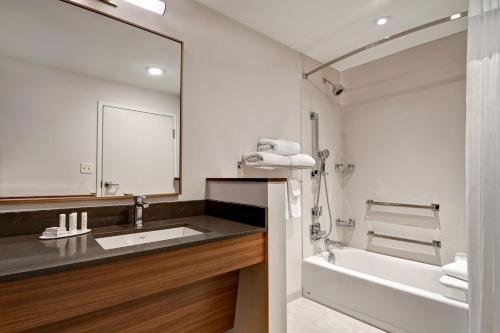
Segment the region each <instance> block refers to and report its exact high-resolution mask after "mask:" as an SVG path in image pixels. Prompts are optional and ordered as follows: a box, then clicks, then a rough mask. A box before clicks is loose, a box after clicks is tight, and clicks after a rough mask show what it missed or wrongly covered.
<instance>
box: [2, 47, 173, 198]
mask: <svg viewBox="0 0 500 333" xmlns="http://www.w3.org/2000/svg"><path fill="white" fill-rule="evenodd" d="M0 72H1V73H2V75H0V95H1V98H0V110H2V121H1V122H0V170H1V171H0V172H1V173H0V196H29V195H64V194H67V195H68V194H69V195H75V194H90V193H95V192H96V175H95V173H94V174H80V163H81V162H91V163H94V165H95V163H96V156H97V152H96V145H97V102H98V101H104V102H111V103H116V104H120V105H127V106H133V107H138V108H143V109H149V110H155V111H157V112H170V113H174V114H175V115H176V118H177V120H179V103H180V100H179V97H178V96H174V95H170V94H167V93H159V92H156V91H152V90H146V89H142V88H137V87H133V86H129V85H125V84H120V83H116V82H113V81H107V80H103V79H99V78H96V77H92V76H86V75H82V74H76V73H71V72H67V71H63V70H59V69H55V68H50V67H45V66H40V65H36V64H31V63H27V62H24V61H18V60H13V59H9V58H4V57H0Z"/></svg>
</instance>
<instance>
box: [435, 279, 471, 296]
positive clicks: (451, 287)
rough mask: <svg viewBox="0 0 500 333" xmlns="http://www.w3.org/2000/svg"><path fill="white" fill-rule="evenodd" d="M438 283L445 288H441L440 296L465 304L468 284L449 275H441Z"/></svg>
mask: <svg viewBox="0 0 500 333" xmlns="http://www.w3.org/2000/svg"><path fill="white" fill-rule="evenodd" d="M439 282H440V283H441V284H442V285H443V286H444V287H445V288H441V294H442V295H443V296H446V297H448V298H451V299H454V300H456V301H460V302H465V303H467V298H468V297H467V295H468V289H469V283H468V282H467V281H464V280H460V279H456V278H454V277H451V276H449V275H443V276H441V278H440V279H439Z"/></svg>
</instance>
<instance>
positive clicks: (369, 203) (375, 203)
mask: <svg viewBox="0 0 500 333" xmlns="http://www.w3.org/2000/svg"><path fill="white" fill-rule="evenodd" d="M366 205H367V206H368V207H371V206H390V207H405V208H422V209H430V210H432V211H435V212H438V211H439V204H436V203H433V204H430V205H416V204H405V203H395V202H381V201H373V200H367V201H366Z"/></svg>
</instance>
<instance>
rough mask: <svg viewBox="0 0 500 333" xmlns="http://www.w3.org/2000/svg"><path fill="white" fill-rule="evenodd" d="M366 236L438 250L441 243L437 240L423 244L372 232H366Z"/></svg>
mask: <svg viewBox="0 0 500 333" xmlns="http://www.w3.org/2000/svg"><path fill="white" fill-rule="evenodd" d="M366 235H367V236H369V237H378V238H383V239H390V240H395V241H400V242H406V243H412V244H419V245H425V246H432V247H435V248H438V249H440V248H441V241H438V240H433V241H431V242H424V241H419V240H415V239H408V238H401V237H395V236H388V235H380V234H376V233H375V232H374V231H368V232H367V233H366Z"/></svg>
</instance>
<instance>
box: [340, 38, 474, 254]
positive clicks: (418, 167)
mask: <svg viewBox="0 0 500 333" xmlns="http://www.w3.org/2000/svg"><path fill="white" fill-rule="evenodd" d="M465 68H466V33H460V34H456V35H453V36H450V37H447V38H444V39H440V40H437V41H434V42H431V43H427V44H424V45H422V46H418V47H415V48H412V49H409V50H406V51H403V52H401V53H398V54H395V55H392V56H389V57H386V58H383V59H380V60H377V61H374V62H371V63H368V64H365V65H362V66H358V67H355V68H353V69H350V70H347V71H344V72H342V81H343V84H344V85H345V86H346V91H345V93H344V95H343V101H342V102H343V105H342V121H343V123H342V135H343V141H344V149H345V155H346V158H347V159H348V160H349V161H351V162H353V163H355V164H356V170H355V172H354V174H353V176H352V177H351V178H350V179H349V181H348V182H347V183H346V186H345V187H344V198H345V205H344V211H345V217H346V218H349V217H353V218H355V219H356V222H357V226H356V230H355V231H354V233H353V234H352V235H349V237H347V238H346V239H345V240H346V241H348V242H349V244H350V245H352V246H354V247H358V248H366V247H370V246H371V247H373V248H374V249H375V247H376V250H377V251H379V252H385V253H389V254H392V255H398V256H402V257H406V258H411V259H416V260H421V261H424V262H429V263H434V264H440V263H446V262H449V261H451V260H452V258H453V255H454V254H455V252H464V251H466V227H465V208H464V204H465V170H464V167H465V151H464V150H465ZM367 199H373V200H376V201H377V200H378V201H390V202H401V203H420V204H430V203H434V202H435V203H439V204H440V205H441V210H440V212H439V219H435V220H434V221H433V222H432V223H434V226H436V225H439V223H440V225H441V231H440V232H435V231H434V230H433V229H426V228H422V227H414V226H401V225H395V224H393V223H380V222H378V221H380V220H384V221H389V220H390V219H391V217H392V216H391V214H386V216H382V217H380V218H377V221H368V220H367V219H366V218H365V213H366V205H365V202H366V200H367ZM396 211H397V212H398V213H410V214H418V215H421V214H423V215H427V216H428V215H429V213H430V211H422V210H418V211H410V210H407V209H397V210H392V212H396ZM431 215H432V214H431ZM400 222H401V221H400ZM428 222H430V221H428ZM369 223H371V224H372V226H371V227H372V228H373V229H374V230H375V231H378V232H380V233H387V234H393V235H395V236H400V237H407V238H416V239H421V240H431V239H434V238H437V239H441V241H442V246H443V248H442V250H441V251H437V252H435V251H434V250H433V249H432V248H431V247H425V246H410V245H409V244H408V243H395V242H392V241H380V240H375V239H374V242H373V243H369V242H368V239H367V236H366V232H367V230H368V228H369ZM414 223H416V224H418V225H420V226H423V225H424V224H425V223H426V221H425V220H424V219H422V220H417V221H414ZM431 226H432V224H431Z"/></svg>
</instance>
